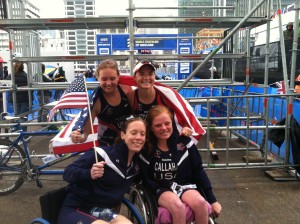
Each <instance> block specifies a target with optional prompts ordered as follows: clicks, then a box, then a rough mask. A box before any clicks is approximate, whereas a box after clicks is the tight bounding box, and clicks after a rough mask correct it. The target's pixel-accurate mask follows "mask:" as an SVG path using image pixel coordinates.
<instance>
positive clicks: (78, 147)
mask: <svg viewBox="0 0 300 224" xmlns="http://www.w3.org/2000/svg"><path fill="white" fill-rule="evenodd" d="M96 146H99V143H98V141H96ZM93 147H94V143H93V142H84V143H82V144H71V145H64V146H55V147H53V153H54V154H65V153H72V152H84V151H87V150H89V149H91V148H93Z"/></svg>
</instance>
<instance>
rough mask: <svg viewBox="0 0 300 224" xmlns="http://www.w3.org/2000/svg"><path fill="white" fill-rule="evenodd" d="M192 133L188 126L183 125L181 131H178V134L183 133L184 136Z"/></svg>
mask: <svg viewBox="0 0 300 224" xmlns="http://www.w3.org/2000/svg"><path fill="white" fill-rule="evenodd" d="M192 134H193V131H192V129H190V128H189V127H183V128H182V129H181V132H180V133H179V135H184V136H186V137H190V136H191V135H192Z"/></svg>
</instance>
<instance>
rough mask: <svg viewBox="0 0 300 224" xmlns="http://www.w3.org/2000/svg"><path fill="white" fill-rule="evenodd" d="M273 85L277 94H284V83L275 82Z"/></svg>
mask: <svg viewBox="0 0 300 224" xmlns="http://www.w3.org/2000/svg"><path fill="white" fill-rule="evenodd" d="M275 84H276V86H277V87H278V88H277V93H279V94H286V90H285V84H284V81H280V82H276V83H275Z"/></svg>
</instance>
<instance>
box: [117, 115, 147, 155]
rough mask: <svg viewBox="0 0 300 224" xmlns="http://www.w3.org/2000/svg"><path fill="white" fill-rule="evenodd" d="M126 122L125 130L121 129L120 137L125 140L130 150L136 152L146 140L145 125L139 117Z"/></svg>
mask: <svg viewBox="0 0 300 224" xmlns="http://www.w3.org/2000/svg"><path fill="white" fill-rule="evenodd" d="M128 122H129V123H128V124H127V125H126V124H125V126H126V127H125V130H124V131H121V139H122V140H124V141H125V143H126V145H127V147H128V150H129V151H130V152H132V153H138V152H139V151H140V150H141V149H142V148H143V146H144V144H145V141H146V125H145V123H144V121H143V120H142V119H141V118H138V119H134V120H132V121H128Z"/></svg>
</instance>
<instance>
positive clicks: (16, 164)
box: [0, 139, 26, 196]
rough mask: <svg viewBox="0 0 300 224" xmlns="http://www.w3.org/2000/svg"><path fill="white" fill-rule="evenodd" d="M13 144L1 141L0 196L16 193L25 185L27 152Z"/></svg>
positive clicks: (4, 140)
mask: <svg viewBox="0 0 300 224" xmlns="http://www.w3.org/2000/svg"><path fill="white" fill-rule="evenodd" d="M11 145H12V142H11V141H9V140H6V139H0V196H3V195H7V194H10V193H12V192H14V191H16V190H17V189H18V188H19V187H21V185H22V184H23V183H24V177H23V171H24V165H25V161H26V159H25V158H26V156H25V152H24V151H23V149H22V148H21V147H20V146H18V145H14V146H12V147H11Z"/></svg>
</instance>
